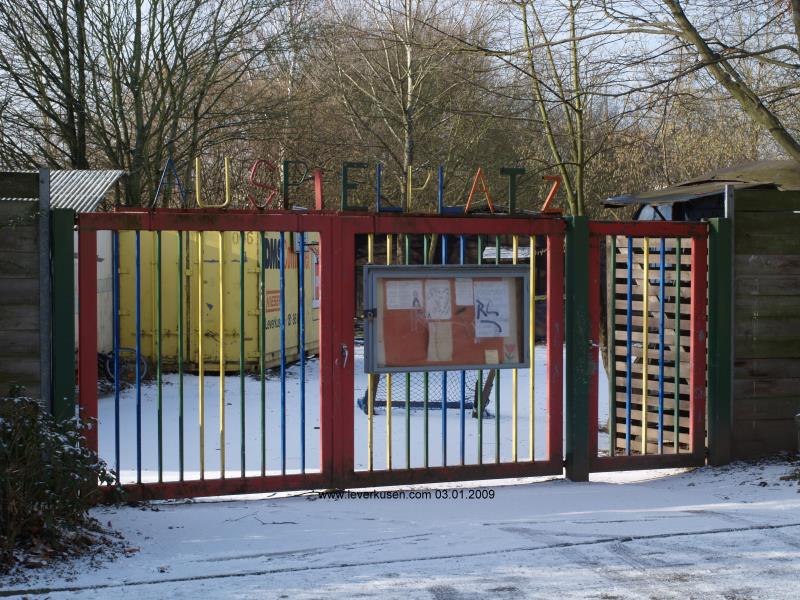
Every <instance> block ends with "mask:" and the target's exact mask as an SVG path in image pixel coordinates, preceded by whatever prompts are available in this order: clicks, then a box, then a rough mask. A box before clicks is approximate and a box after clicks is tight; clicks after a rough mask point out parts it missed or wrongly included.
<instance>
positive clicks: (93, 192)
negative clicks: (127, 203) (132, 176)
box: [0, 170, 125, 213]
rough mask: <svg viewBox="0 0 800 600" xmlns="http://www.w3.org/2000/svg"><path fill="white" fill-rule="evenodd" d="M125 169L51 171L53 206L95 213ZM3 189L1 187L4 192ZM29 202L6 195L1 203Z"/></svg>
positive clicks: (51, 202) (51, 198) (0, 191)
mask: <svg viewBox="0 0 800 600" xmlns="http://www.w3.org/2000/svg"><path fill="white" fill-rule="evenodd" d="M123 175H125V171H119V170H99V171H74V170H56V171H50V208H71V209H73V210H74V211H75V212H79V213H86V212H93V211H94V210H96V209H97V207H98V205H99V204H100V203H101V202H102V201H103V200H104V199H105V197H106V194H107V193H108V190H109V189H111V187H112V186H113V185H114V184H115V183H116V182H117V181H119V180H120V178H121V177H122V176H123ZM2 191H3V190H0V193H2ZM11 201H20V202H26V201H30V199H29V198H4V197H0V202H11Z"/></svg>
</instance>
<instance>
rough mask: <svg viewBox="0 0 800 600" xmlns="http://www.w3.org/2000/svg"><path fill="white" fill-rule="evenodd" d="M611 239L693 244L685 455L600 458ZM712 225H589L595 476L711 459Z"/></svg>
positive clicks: (591, 444)
mask: <svg viewBox="0 0 800 600" xmlns="http://www.w3.org/2000/svg"><path fill="white" fill-rule="evenodd" d="M609 235H622V236H631V237H648V238H668V237H682V238H685V237H688V238H691V240H692V246H691V248H692V255H691V256H692V257H691V303H690V307H689V314H690V323H689V329H690V332H691V338H690V345H689V363H690V365H691V367H690V371H689V438H690V439H691V451H690V452H686V453H681V454H640V455H630V456H627V455H615V456H598V455H597V451H598V448H597V426H598V424H597V414H598V406H597V392H598V390H597V386H598V384H597V380H598V369H599V367H600V365H599V362H598V361H599V355H600V238H601V237H604V236H609ZM707 293H708V225H707V224H705V223H693V222H678V221H633V222H619V223H607V222H597V221H590V222H589V311H590V312H589V336H590V338H591V341H590V352H589V356H590V365H591V368H590V373H591V375H590V381H589V468H590V471H591V472H602V471H621V470H634V469H668V468H677V467H694V466H702V465H704V464H705V459H706V446H705V435H706V428H705V425H706V340H707V337H708V336H707V329H708V323H707V318H706V298H707Z"/></svg>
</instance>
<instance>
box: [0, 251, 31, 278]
mask: <svg viewBox="0 0 800 600" xmlns="http://www.w3.org/2000/svg"><path fill="white" fill-rule="evenodd" d="M0 276H2V277H5V278H7V277H28V278H36V277H38V276H39V253H38V252H2V253H0Z"/></svg>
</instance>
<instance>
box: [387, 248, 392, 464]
mask: <svg viewBox="0 0 800 600" xmlns="http://www.w3.org/2000/svg"><path fill="white" fill-rule="evenodd" d="M392 237H393V236H392V234H391V233H388V234H386V264H387V265H390V264H392V242H393V240H392ZM386 468H387V469H391V468H392V374H391V373H388V374H387V375H386Z"/></svg>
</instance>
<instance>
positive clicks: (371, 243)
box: [367, 233, 377, 471]
mask: <svg viewBox="0 0 800 600" xmlns="http://www.w3.org/2000/svg"><path fill="white" fill-rule="evenodd" d="M374 260H375V236H374V235H373V234H371V233H369V234H367V264H368V265H371V264H372V263H373V261H374ZM375 387H376V386H375V375H373V374H372V373H369V374H368V375H367V470H368V471H372V470H373V468H374V466H373V464H372V442H373V436H374V432H373V430H372V418H373V415H374V413H375V393H376V392H377V390H376V389H375Z"/></svg>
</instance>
